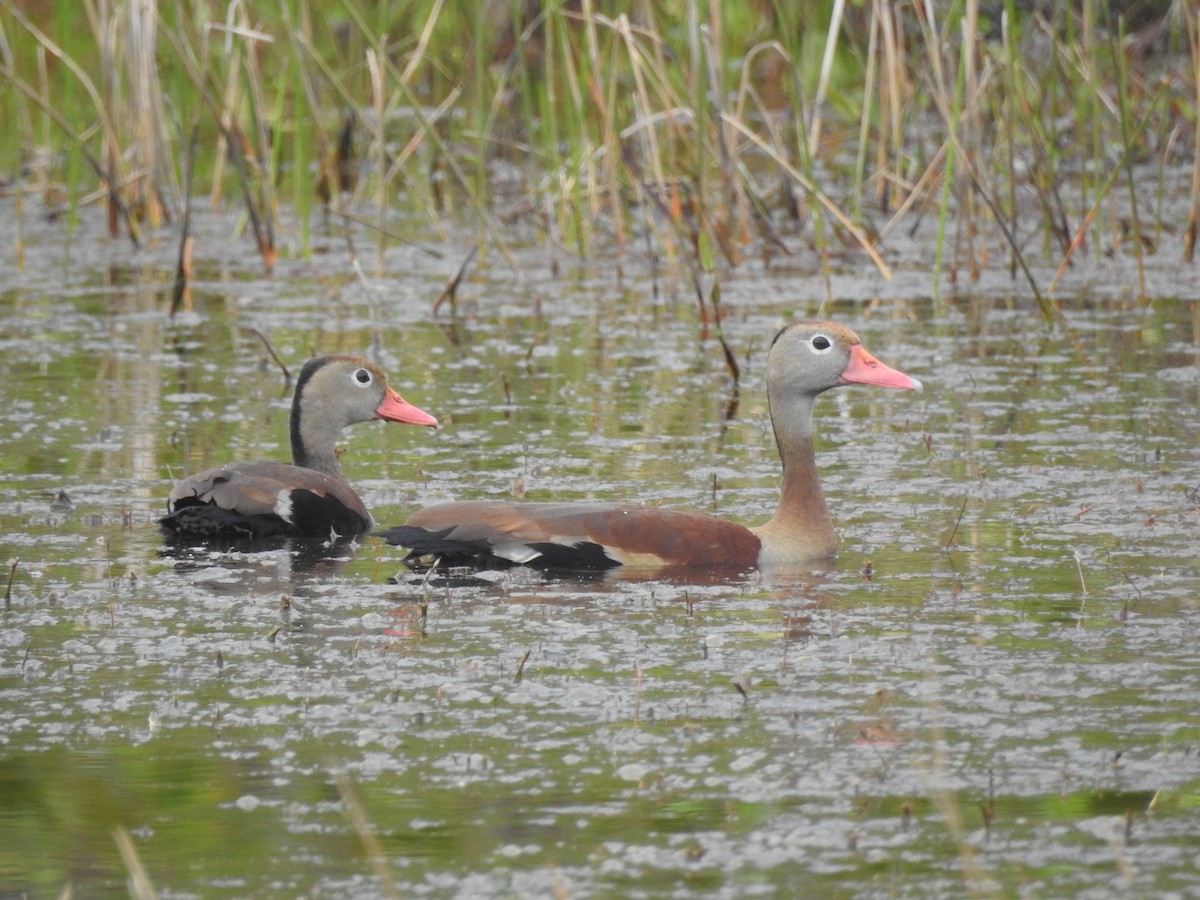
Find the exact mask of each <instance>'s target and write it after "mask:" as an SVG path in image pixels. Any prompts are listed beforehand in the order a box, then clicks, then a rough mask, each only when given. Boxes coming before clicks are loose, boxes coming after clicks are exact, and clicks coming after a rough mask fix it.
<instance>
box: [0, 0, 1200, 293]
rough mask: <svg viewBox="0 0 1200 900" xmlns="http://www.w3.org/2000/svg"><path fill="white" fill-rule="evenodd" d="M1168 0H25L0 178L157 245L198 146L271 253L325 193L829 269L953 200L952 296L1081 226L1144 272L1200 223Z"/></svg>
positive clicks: (11, 7) (1186, 100)
mask: <svg viewBox="0 0 1200 900" xmlns="http://www.w3.org/2000/svg"><path fill="white" fill-rule="evenodd" d="M1149 5H1150V6H1154V4H1149ZM1157 5H1158V6H1160V7H1162V8H1163V9H1162V12H1161V14H1160V15H1159V19H1158V20H1153V19H1152V20H1150V21H1152V22H1154V21H1158V22H1160V23H1161V24H1160V25H1159V26H1154V25H1151V26H1147V24H1146V21H1147V20H1144V19H1137V20H1134V21H1131V22H1126V21H1125V20H1124V19H1123V18H1121V17H1120V16H1119V15H1118V12H1119V11H1120V8H1121V4H1116V5H1115V9H1116V11H1114V5H1113V4H1108V3H1102V2H1101V0H1079V2H1078V3H1077V4H1073V5H1070V6H1067V5H1064V4H1044V5H1043V9H1042V11H1041V12H1036V11H1030V10H1029V9H1027V6H1028V4H1023V3H1022V4H1018V3H1017V2H1015V0H1007V2H1005V3H1002V4H987V5H986V6H981V4H979V2H978V0H959V2H950V3H941V2H939V3H925V2H919V3H917V4H913V5H905V6H903V7H901V8H897V7H896V6H895V5H894V4H890V3H886V2H883V0H857V2H854V0H852V2H849V3H846V4H845V5H844V6H843V5H840V4H836V3H834V2H832V0H828V2H818V3H806V4H795V3H788V2H784V0H757V2H753V3H745V4H717V3H714V2H703V0H675V2H668V3H651V2H649V0H634V2H626V3H608V2H601V0H571V2H559V3H545V4H536V3H526V2H520V0H493V2H489V3H484V4H479V3H476V2H474V0H392V2H386V0H385V2H367V0H342V2H318V0H280V2H279V3H276V4H240V5H234V6H232V7H231V6H229V5H227V4H223V3H216V2H204V0H181V2H178V3H172V4H165V3H164V4H160V5H159V8H158V14H157V17H155V16H154V15H145V16H141V17H136V16H135V15H134V10H137V9H140V8H141V6H140V5H138V4H132V3H128V2H126V3H111V4H108V5H107V6H104V5H100V4H98V3H96V2H95V0H86V2H83V3H81V4H62V3H60V4H50V3H39V2H35V0H0V116H3V118H4V121H6V122H9V123H12V126H11V127H10V128H8V129H6V130H5V132H4V133H3V135H0V175H2V176H4V177H6V178H7V179H8V186H7V189H8V190H9V191H10V192H11V191H20V192H23V193H24V194H26V195H27V196H26V198H25V202H26V207H25V208H26V212H28V211H29V209H30V206H31V204H32V203H41V204H44V205H45V206H47V207H54V208H55V209H56V210H59V208H66V211H67V213H68V214H69V215H70V216H72V217H74V216H79V215H104V216H106V217H107V221H108V223H109V227H110V231H111V233H112V234H113V235H114V236H125V237H127V238H128V239H131V240H134V241H137V240H139V239H140V237H141V235H142V234H143V232H144V230H145V229H161V228H171V227H176V228H178V227H180V225H179V223H180V221H181V220H182V213H183V209H184V205H185V204H184V197H183V196H182V194H183V193H184V188H183V185H184V184H185V183H187V173H188V171H189V167H190V173H191V181H190V184H191V185H192V187H191V193H192V194H194V195H196V196H197V197H199V196H203V195H205V194H207V195H208V196H209V198H210V199H211V201H212V202H214V203H217V204H226V205H227V206H228V207H230V208H233V209H240V210H241V212H242V214H243V215H245V216H247V217H248V219H249V221H250V224H251V229H250V232H251V234H252V235H253V238H254V240H255V242H256V243H255V244H254V247H255V248H256V249H257V251H258V252H259V253H260V254H261V256H262V259H263V261H264V265H265V266H266V267H267V268H268V269H269V268H270V266H271V265H272V263H273V260H274V256H275V253H276V252H278V251H277V245H278V244H279V243H280V241H279V240H278V237H277V229H278V221H279V219H278V213H279V208H280V204H281V203H286V204H289V205H290V207H291V208H292V209H293V211H294V212H295V213H296V215H297V217H298V219H299V220H300V221H301V222H302V223H303V224H302V225H301V226H300V227H301V234H300V235H299V237H300V239H301V241H300V243H301V245H302V246H304V245H306V236H307V229H308V228H309V227H310V223H311V220H312V219H313V217H314V216H316V215H318V214H321V213H320V210H319V207H320V206H322V205H324V206H326V207H327V213H326V214H331V215H338V214H340V213H347V214H353V215H354V216H355V220H356V221H363V220H366V221H368V222H370V223H372V224H374V225H375V226H376V230H377V233H378V235H379V238H378V246H379V247H380V248H382V247H383V246H385V245H386V243H387V242H388V240H389V239H390V238H389V237H388V231H389V221H390V220H391V219H392V217H393V216H394V215H404V216H412V215H419V216H423V217H426V218H427V219H428V221H429V222H430V223H431V226H432V227H433V228H435V229H438V228H450V227H461V226H462V225H464V224H473V225H474V226H475V227H476V229H477V232H478V239H479V242H480V245H481V248H482V251H483V252H484V253H487V252H493V251H496V252H500V253H501V254H505V253H507V245H508V243H509V242H515V241H522V242H528V241H531V240H532V241H537V240H541V241H545V242H546V244H547V245H548V246H550V247H552V248H554V249H555V252H558V250H559V249H560V248H561V249H564V250H567V251H569V252H573V253H576V254H579V255H582V256H589V255H596V254H599V253H609V252H611V251H612V249H613V248H617V249H620V248H623V247H626V246H633V247H636V248H638V249H643V248H645V247H650V248H652V250H653V251H654V253H655V254H656V255H660V256H662V257H664V258H681V259H683V260H684V261H685V262H687V264H688V265H691V266H695V267H697V268H698V269H700V270H712V269H714V268H715V267H716V266H718V265H728V264H737V263H738V262H739V261H741V260H742V259H744V258H745V257H746V256H747V255H757V254H776V253H779V252H783V250H782V248H785V247H786V248H789V249H790V250H791V251H792V252H795V251H796V250H804V249H805V248H806V247H807V248H811V250H812V251H814V252H815V255H816V259H817V262H816V263H815V265H816V266H817V267H818V268H819V270H821V271H824V272H825V273H826V276H828V274H829V272H830V270H831V268H832V267H833V266H836V265H837V264H838V263H839V261H840V260H841V259H844V258H845V257H846V255H847V254H848V255H849V257H850V258H851V259H852V264H853V265H856V266H865V267H869V266H875V267H877V268H878V269H879V270H880V271H881V272H884V273H885V274H886V272H887V256H888V243H887V237H888V235H889V234H892V233H898V232H897V231H896V230H897V229H902V230H906V229H908V228H911V227H912V225H913V224H914V223H915V222H916V221H918V218H919V217H921V216H926V215H934V216H936V217H937V220H938V242H937V248H936V252H937V263H936V266H935V270H934V272H933V273H932V283H933V285H934V293H936V291H937V286H938V285H939V283H940V281H941V279H942V277H943V276H944V275H946V274H949V275H950V276H951V278H952V280H954V281H955V282H959V283H961V282H962V281H964V280H969V279H971V278H974V277H977V276H978V275H979V273H980V272H981V270H982V269H984V268H986V267H987V266H989V265H1005V264H1007V266H1008V267H1009V268H1010V269H1011V271H1012V272H1013V273H1014V274H1015V273H1017V272H1018V269H1019V268H1021V269H1023V268H1024V265H1025V260H1026V257H1029V256H1033V257H1036V258H1038V259H1040V260H1041V261H1043V262H1045V263H1049V264H1050V265H1051V266H1057V265H1059V264H1060V263H1062V262H1064V261H1066V260H1067V258H1068V257H1069V256H1071V255H1072V254H1074V253H1076V252H1078V251H1079V249H1080V248H1083V247H1086V249H1087V251H1088V252H1089V253H1093V254H1100V253H1106V252H1121V253H1129V254H1130V255H1131V256H1133V257H1134V258H1135V259H1137V260H1138V262H1139V264H1140V262H1141V260H1142V256H1143V254H1144V253H1145V252H1151V250H1158V251H1160V252H1162V251H1164V250H1166V251H1170V250H1171V243H1172V239H1171V236H1172V235H1180V237H1178V238H1177V239H1176V243H1177V248H1176V249H1175V252H1178V253H1180V254H1181V255H1186V254H1190V252H1191V246H1192V242H1193V240H1194V237H1193V236H1194V233H1195V215H1194V213H1193V215H1192V217H1191V218H1190V219H1189V220H1188V221H1163V220H1162V216H1164V215H1174V216H1177V217H1178V216H1179V215H1180V214H1179V207H1178V206H1175V207H1173V208H1168V206H1167V205H1164V204H1163V203H1161V202H1155V197H1156V192H1157V198H1158V200H1159V201H1161V197H1162V191H1163V187H1162V184H1163V181H1164V178H1165V175H1164V173H1166V172H1168V171H1171V170H1177V169H1180V168H1184V169H1186V167H1187V166H1188V165H1190V164H1191V165H1194V166H1195V167H1196V170H1197V171H1200V150H1198V149H1197V147H1196V146H1195V144H1196V137H1195V134H1196V129H1197V126H1196V125H1195V122H1196V118H1197V115H1196V113H1197V81H1198V79H1200V75H1198V74H1197V66H1196V65H1195V60H1194V59H1193V55H1194V53H1195V48H1196V47H1197V45H1198V44H1200V38H1198V36H1197V35H1198V33H1200V25H1198V23H1197V21H1196V16H1195V14H1194V12H1193V11H1191V10H1190V9H1189V8H1188V5H1187V4H1175V5H1174V6H1175V7H1176V9H1175V11H1174V12H1172V13H1171V14H1170V16H1169V17H1168V18H1165V19H1164V18H1162V16H1164V15H1166V14H1167V13H1166V8H1167V6H1168V4H1166V3H1159V4H1157ZM1126 6H1128V7H1129V9H1130V12H1131V14H1132V12H1133V11H1134V10H1135V4H1132V3H1130V4H1126ZM1146 6H1147V4H1144V3H1143V4H1138V5H1136V8H1137V9H1141V8H1144V7H1146ZM250 7H253V9H254V12H253V14H251V13H249V12H248V11H247V10H248V9H249V8H250ZM230 9H233V10H234V12H232V13H229V12H228V10H230ZM835 11H836V12H838V13H840V18H839V19H838V21H837V25H836V27H834V28H833V30H832V32H831V30H830V29H831V22H833V20H834V14H835ZM930 11H932V16H930V15H929V13H930ZM227 16H228V18H227ZM1148 27H1158V31H1157V32H1155V34H1156V37H1155V38H1154V42H1153V43H1151V42H1150V39H1149V35H1150V32H1149V31H1148V30H1147V28H1148ZM193 136H194V140H193ZM1193 160H1198V162H1195V163H1193ZM1197 181H1200V179H1197ZM1147 184H1148V185H1150V186H1151V187H1150V188H1147V187H1146V185H1147ZM1114 187H1115V189H1114ZM84 204H98V207H99V209H101V210H103V211H102V212H96V211H91V210H87V211H85V210H84V209H83V208H81V207H83V206H84ZM1192 205H1193V208H1194V206H1195V203H1193V204H1192ZM1150 236H1152V238H1151V237H1150ZM805 258H808V257H807V254H806V255H805ZM1029 278H1030V283H1031V286H1032V288H1033V290H1034V292H1035V293H1037V292H1038V287H1037V285H1036V284H1033V279H1032V276H1029ZM1042 287H1043V288H1045V287H1047V285H1042ZM1045 309H1048V307H1044V310H1045Z"/></svg>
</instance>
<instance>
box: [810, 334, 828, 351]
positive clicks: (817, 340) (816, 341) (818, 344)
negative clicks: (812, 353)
mask: <svg viewBox="0 0 1200 900" xmlns="http://www.w3.org/2000/svg"><path fill="white" fill-rule="evenodd" d="M832 346H833V344H831V343H830V342H829V338H827V337H825V335H823V334H818V335H814V336H813V339H812V348H813V349H814V350H828V349H829V348H830V347H832Z"/></svg>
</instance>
